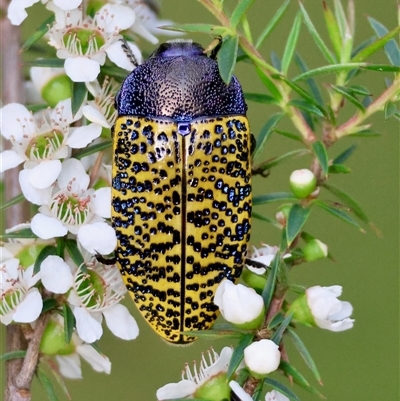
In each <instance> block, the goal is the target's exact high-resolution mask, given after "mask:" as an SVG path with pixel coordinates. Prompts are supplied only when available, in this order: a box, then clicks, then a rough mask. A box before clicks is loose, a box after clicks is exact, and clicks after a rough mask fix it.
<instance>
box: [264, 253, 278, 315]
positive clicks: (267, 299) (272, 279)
mask: <svg viewBox="0 0 400 401" xmlns="http://www.w3.org/2000/svg"><path fill="white" fill-rule="evenodd" d="M280 261H281V259H280V254H279V252H277V253H276V255H275V257H274V260H273V261H272V263H271V268H270V270H269V272H268V278H267V283H266V284H265V287H264V289H263V292H262V294H261V296H262V297H263V300H264V306H265V310H268V309H269V306H270V304H271V301H272V298H273V296H274V292H275V285H276V279H277V277H278V271H279V264H280Z"/></svg>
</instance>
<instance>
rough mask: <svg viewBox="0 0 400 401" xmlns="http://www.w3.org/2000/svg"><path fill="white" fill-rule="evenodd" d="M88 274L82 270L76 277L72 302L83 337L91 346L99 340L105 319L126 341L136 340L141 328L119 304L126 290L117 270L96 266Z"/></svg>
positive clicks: (79, 270)
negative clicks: (103, 319)
mask: <svg viewBox="0 0 400 401" xmlns="http://www.w3.org/2000/svg"><path fill="white" fill-rule="evenodd" d="M95 267H96V268H90V269H88V270H87V272H84V271H82V269H78V270H77V271H76V273H75V275H74V284H73V290H72V291H71V292H70V294H69V297H68V302H69V303H70V304H71V305H72V306H73V312H74V316H75V319H76V329H77V332H78V335H79V337H80V338H81V339H82V340H83V341H86V342H87V343H92V342H94V341H96V340H98V339H99V338H100V337H101V336H102V334H103V329H102V327H101V322H102V316H104V318H105V320H106V324H107V326H108V328H109V329H110V330H111V332H112V333H113V334H114V335H115V336H117V337H119V338H122V339H123V340H133V339H135V338H136V337H137V336H138V334H139V328H138V325H137V323H136V321H135V319H134V318H133V317H132V316H131V315H130V313H129V311H128V309H127V308H126V307H125V306H123V305H121V304H119V302H120V301H121V299H122V298H123V297H124V295H125V293H126V287H125V285H124V283H123V282H122V279H121V275H120V274H119V271H118V269H117V268H116V267H115V266H103V265H99V264H97V265H95Z"/></svg>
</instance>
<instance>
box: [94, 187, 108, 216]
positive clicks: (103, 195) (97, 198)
mask: <svg viewBox="0 0 400 401" xmlns="http://www.w3.org/2000/svg"><path fill="white" fill-rule="evenodd" d="M92 212H93V213H94V214H97V215H98V216H101V217H104V218H105V219H109V218H110V217H111V187H103V188H100V189H98V190H97V191H96V192H95V193H94V196H93V200H92Z"/></svg>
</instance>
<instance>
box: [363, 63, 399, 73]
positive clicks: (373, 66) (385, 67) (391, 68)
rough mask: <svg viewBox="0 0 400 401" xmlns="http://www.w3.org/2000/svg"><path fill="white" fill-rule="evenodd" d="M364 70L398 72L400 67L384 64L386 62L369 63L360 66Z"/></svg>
mask: <svg viewBox="0 0 400 401" xmlns="http://www.w3.org/2000/svg"><path fill="white" fill-rule="evenodd" d="M361 68H364V69H365V70H371V71H378V72H400V67H398V66H396V65H386V64H370V65H364V66H361Z"/></svg>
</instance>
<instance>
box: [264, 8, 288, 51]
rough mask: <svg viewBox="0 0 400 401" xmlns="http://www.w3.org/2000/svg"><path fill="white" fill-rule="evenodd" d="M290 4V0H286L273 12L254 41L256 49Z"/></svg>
mask: <svg viewBox="0 0 400 401" xmlns="http://www.w3.org/2000/svg"><path fill="white" fill-rule="evenodd" d="M289 4H290V0H286V1H285V2H284V3H283V4H282V5H281V6H280V7H279V8H278V10H277V12H276V13H275V14H274V16H273V17H272V18H271V20H270V21H269V22H268V24H267V26H266V27H265V28H264V30H263V31H262V32H261V34H260V36H259V37H258V39H257V41H256V49H258V48H259V47H260V46H261V44H262V43H263V42H264V40H265V39H266V38H267V37H268V36H269V34H270V33H271V32H272V31H273V30H274V28H275V27H276V25H277V24H278V22H279V21H280V20H281V18H282V17H283V14H284V13H285V11H286V10H287V8H288V5H289Z"/></svg>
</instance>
